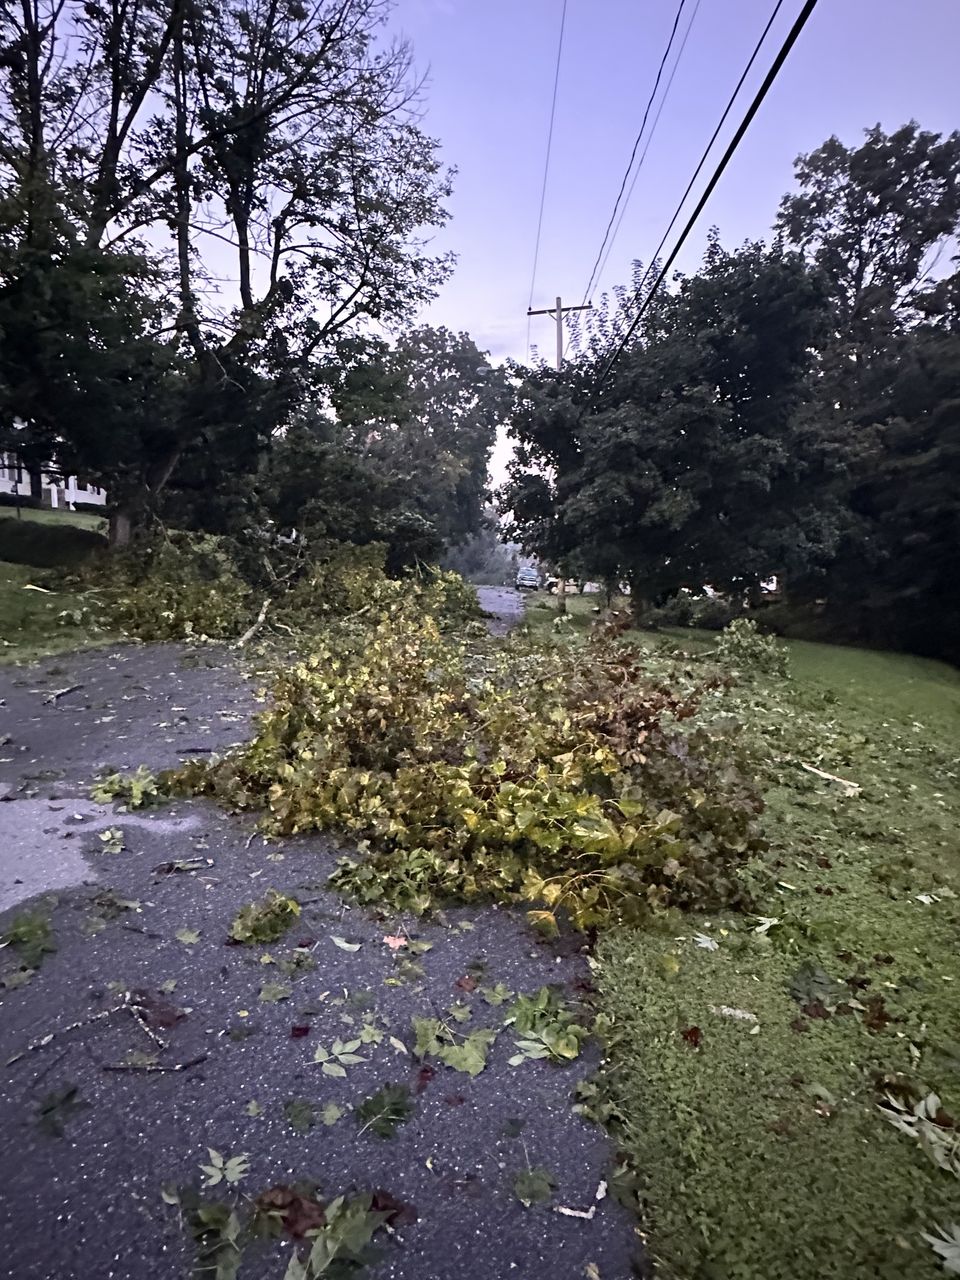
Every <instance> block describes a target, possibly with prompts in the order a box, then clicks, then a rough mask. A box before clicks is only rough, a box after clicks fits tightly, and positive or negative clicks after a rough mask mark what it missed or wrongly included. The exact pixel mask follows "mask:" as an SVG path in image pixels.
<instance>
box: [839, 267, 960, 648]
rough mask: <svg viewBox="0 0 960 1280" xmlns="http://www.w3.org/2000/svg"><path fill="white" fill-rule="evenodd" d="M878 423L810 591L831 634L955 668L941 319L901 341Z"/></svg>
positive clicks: (958, 513)
mask: <svg viewBox="0 0 960 1280" xmlns="http://www.w3.org/2000/svg"><path fill="white" fill-rule="evenodd" d="M955 283H956V282H954V285H955ZM884 418H885V420H884V421H883V422H882V423H880V424H879V425H878V426H877V427H876V429H875V433H874V441H873V444H872V447H871V448H870V449H869V450H868V451H866V452H865V453H864V455H863V457H862V458H861V459H860V460H859V462H858V464H857V465H856V466H855V468H854V469H853V472H852V475H851V485H850V493H849V499H848V502H849V510H850V515H851V519H850V525H849V532H848V534H847V536H846V537H845V538H844V539H843V541H842V542H841V544H840V547H839V549H838V554H837V556H836V559H835V560H834V562H833V563H832V565H831V566H830V569H829V572H828V574H827V577H826V582H825V584H824V583H821V584H819V586H818V590H819V593H820V594H823V595H825V596H826V598H827V602H828V620H829V622H830V624H831V625H832V626H833V627H834V628H835V632H836V634H838V635H842V636H845V637H846V638H848V639H854V640H860V641H865V642H867V643H869V644H879V645H884V646H900V647H903V648H907V649H910V650H911V651H913V652H915V653H926V654H931V655H933V656H939V657H946V658H949V659H951V660H953V661H957V660H958V659H960V602H958V599H957V593H956V589H955V581H956V564H957V548H958V547H960V329H958V328H952V327H951V324H950V322H949V320H947V319H946V318H945V319H944V321H943V322H941V324H939V325H934V324H924V325H922V326H919V327H917V328H916V329H915V330H913V331H912V332H911V333H910V335H909V336H908V338H907V339H906V341H905V344H904V351H903V357H902V359H901V361H900V364H899V367H898V371H897V375H896V378H895V380H894V382H893V385H892V388H891V391H890V395H889V399H888V402H887V404H886V406H885V414H884Z"/></svg>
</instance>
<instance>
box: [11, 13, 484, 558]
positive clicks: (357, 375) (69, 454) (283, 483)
mask: <svg viewBox="0 0 960 1280" xmlns="http://www.w3.org/2000/svg"><path fill="white" fill-rule="evenodd" d="M390 7H391V6H390V2H389V0H308V2H307V3H304V2H303V0H271V3H270V4H263V3H260V0H237V2H236V3H232V4H229V5H207V4H202V3H200V2H199V0H30V3H25V4H23V5H3V6H0V449H8V450H13V451H15V452H16V453H17V454H18V455H19V457H20V458H21V460H22V462H23V464H24V466H25V467H26V469H27V471H28V472H30V473H31V475H32V476H33V477H34V486H35V487H36V486H37V484H38V477H39V473H40V469H41V467H43V466H45V465H49V466H52V467H53V468H54V469H55V470H57V471H59V472H61V473H62V474H80V475H83V476H85V477H86V478H88V479H89V480H90V481H92V482H94V483H97V484H100V485H103V486H104V487H105V488H106V489H107V491H108V494H109V498H110V517H111V536H112V540H113V541H114V542H115V543H116V544H118V545H123V544H125V543H126V542H128V541H129V539H130V538H131V537H132V536H133V535H134V534H135V533H136V532H137V530H138V529H142V528H144V527H145V526H148V525H149V524H150V523H151V522H152V521H155V520H157V519H162V520H167V519H173V520H178V521H181V522H183V523H185V524H186V525H187V526H188V527H191V526H192V527H199V528H212V529H219V528H224V527H226V526H228V525H231V524H234V525H235V524H236V523H237V521H239V520H246V521H247V522H248V523H250V522H254V523H256V522H259V523H261V524H262V523H263V522H264V521H266V520H268V519H269V520H273V521H274V522H275V523H276V524H277V525H302V524H303V523H304V521H307V522H310V523H312V524H313V525H314V526H316V527H317V528H320V529H323V530H324V531H325V532H326V533H327V534H328V535H329V536H333V537H338V538H350V539H352V538H355V539H359V540H382V541H386V542H387V543H388V544H389V545H390V549H391V555H392V557H393V558H394V560H395V561H398V562H399V561H409V560H410V559H411V558H416V557H417V556H418V555H421V554H423V555H428V556H431V557H433V556H436V555H437V554H438V553H439V550H440V549H441V548H442V547H443V546H444V545H446V544H448V543H450V542H456V541H458V540H461V539H463V538H465V537H467V536H468V535H469V534H470V533H472V532H473V531H475V529H476V528H478V527H479V523H480V512H481V508H482V504H483V500H484V494H485V485H486V463H487V457H488V455H489V451H490V448H491V447H492V443H493V438H494V431H495V428H496V424H497V422H498V421H499V420H500V417H501V415H502V413H503V405H504V403H505V401H504V396H505V394H506V393H505V384H504V382H503V379H502V376H501V375H499V374H498V373H496V371H494V370H493V369H492V368H491V366H490V365H489V364H488V362H487V361H486V360H485V358H484V357H483V356H482V354H481V353H480V352H479V351H478V350H477V348H476V347H475V346H474V344H473V343H472V342H471V341H470V339H469V338H468V337H467V336H466V335H462V334H460V335H457V334H453V333H450V332H448V331H446V330H442V329H441V330H432V329H419V330H410V329H409V325H410V323H411V321H412V318H413V317H414V316H415V314H416V313H417V312H418V310H419V309H420V308H421V306H422V305H423V304H424V303H425V302H427V301H428V300H429V299H430V298H432V297H433V296H434V295H435V293H436V291H437V289H438V287H439V286H440V284H441V283H442V282H443V280H444V279H445V278H446V277H447V275H448V273H449V270H450V268H451V262H450V260H449V258H448V257H447V256H444V255H440V256H436V255H432V254H431V253H430V251H429V248H428V239H429V236H430V234H431V233H432V231H433V230H435V229H436V228H437V227H439V226H441V225H442V224H443V223H444V221H445V220H446V217H447V215H446V212H445V208H444V202H445V199H446V197H447V195H448V194H449V191H450V174H449V173H448V172H447V171H445V170H444V168H443V166H442V164H441V161H440V159H439V156H438V148H437V143H436V142H435V140H434V139H432V138H430V137H428V136H427V135H426V134H425V133H424V132H423V131H422V129H421V128H420V126H419V124H418V113H417V92H416V88H415V86H414V85H413V83H412V79H411V68H410V51H409V49H408V48H407V47H406V46H405V45H404V44H402V43H390V42H389V41H388V40H386V38H385V37H384V34H383V24H384V22H385V20H386V18H387V16H388V14H389V10H390ZM224 279H225V280H226V282H227V283H226V284H225V286H224V287H221V284H222V281H223V280H224ZM391 334H393V335H394V337H393V338H391V337H390V335H391ZM397 334H399V335H400V336H399V338H396V336H395V335H397Z"/></svg>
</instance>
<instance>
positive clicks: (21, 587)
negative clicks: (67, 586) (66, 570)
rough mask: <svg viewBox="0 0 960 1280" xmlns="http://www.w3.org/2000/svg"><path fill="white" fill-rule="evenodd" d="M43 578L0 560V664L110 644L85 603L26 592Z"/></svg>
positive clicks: (68, 595) (77, 597)
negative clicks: (94, 645) (93, 645)
mask: <svg viewBox="0 0 960 1280" xmlns="http://www.w3.org/2000/svg"><path fill="white" fill-rule="evenodd" d="M38 577H39V578H42V579H43V582H44V584H45V585H47V586H48V587H49V575H47V574H38V573H37V571H36V569H33V568H31V567H29V566H27V565H22V564H10V563H9V562H7V561H3V560H0V663H9V662H32V661H33V660H34V659H36V658H43V657H46V656H48V655H49V654H53V653H64V652H66V651H68V650H70V649H81V648H85V647H87V646H88V645H92V644H103V643H106V642H107V641H109V640H110V639H111V637H110V636H108V635H107V634H106V633H105V632H103V631H101V630H100V629H99V628H98V627H97V626H96V625H95V624H94V623H93V621H92V617H91V612H92V611H91V608H90V605H91V602H90V599H89V598H88V597H86V596H84V595H81V594H78V593H76V592H69V591H67V592H64V591H55V592H54V593H53V594H47V593H46V592H44V591H30V590H28V589H27V588H28V586H31V585H32V586H36V585H38V582H37V579H38Z"/></svg>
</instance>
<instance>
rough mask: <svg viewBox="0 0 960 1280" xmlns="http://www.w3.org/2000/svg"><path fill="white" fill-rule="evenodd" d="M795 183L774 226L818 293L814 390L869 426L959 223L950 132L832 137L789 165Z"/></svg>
mask: <svg viewBox="0 0 960 1280" xmlns="http://www.w3.org/2000/svg"><path fill="white" fill-rule="evenodd" d="M796 179H797V184H798V187H799V190H797V191H795V192H792V193H790V194H788V195H786V196H784V198H783V200H782V201H781V204H780V212H779V215H778V218H777V224H776V226H777V231H778V232H779V233H780V235H782V237H783V238H784V241H785V243H786V244H788V245H791V246H794V247H796V248H797V249H798V250H799V251H800V252H801V253H802V254H803V255H804V257H805V259H806V260H807V261H808V262H809V263H810V264H811V266H813V267H815V268H816V269H817V270H818V271H819V272H820V273H821V274H822V276H823V279H824V282H825V287H826V288H827V291H828V296H829V299H830V303H831V312H832V315H833V317H834V322H833V326H832V330H833V331H832V334H831V335H830V339H829V341H827V342H826V343H825V344H824V347H823V354H822V363H823V370H822V371H823V373H824V374H825V375H826V376H825V378H824V379H823V384H822V390H823V392H824V396H825V398H826V400H827V401H828V402H829V403H833V402H835V401H838V400H839V401H840V402H841V404H842V405H843V406H844V408H845V409H847V411H848V412H849V413H850V414H853V415H855V416H858V417H859V418H861V419H864V418H865V419H866V420H869V419H870V417H871V414H872V411H873V409H874V408H875V405H876V401H877V400H878V398H882V396H883V395H884V394H885V393H886V391H888V390H889V386H890V379H891V377H892V376H893V372H894V365H895V363H896V359H895V358H896V339H897V336H898V335H899V334H901V333H902V332H903V330H904V327H905V326H908V325H909V324H910V323H912V322H914V321H915V319H916V315H917V311H916V308H917V301H918V297H919V295H920V294H921V293H922V292H923V290H924V289H925V288H926V287H927V285H928V283H929V280H930V276H931V272H932V271H933V270H934V269H935V267H936V265H937V262H938V260H939V258H940V256H941V254H942V251H943V248H944V246H945V245H946V244H947V243H948V242H949V238H950V237H951V236H952V235H953V234H954V232H955V230H956V226H957V222H958V218H960V132H954V133H952V134H949V135H948V136H947V137H943V136H942V135H940V134H937V133H930V132H927V131H925V130H922V129H920V128H919V126H918V125H917V124H916V123H915V122H913V121H911V122H910V123H909V124H906V125H903V126H902V127H901V128H900V129H898V130H896V131H895V132H894V133H892V134H886V133H884V132H883V130H882V129H881V128H880V126H879V125H875V126H874V127H873V128H872V129H867V130H866V131H865V141H864V142H863V143H862V144H861V145H860V146H859V147H854V148H851V147H847V146H845V145H844V144H843V143H842V142H841V141H840V140H839V139H838V138H836V137H832V138H829V139H827V141H826V142H825V143H824V144H823V145H822V146H821V147H818V148H817V150H816V151H813V152H811V153H810V154H809V155H806V156H799V157H798V158H797V161H796Z"/></svg>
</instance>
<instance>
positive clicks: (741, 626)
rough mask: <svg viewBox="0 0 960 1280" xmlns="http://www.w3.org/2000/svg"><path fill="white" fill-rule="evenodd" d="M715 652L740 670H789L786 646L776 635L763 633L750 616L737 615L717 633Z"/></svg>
mask: <svg viewBox="0 0 960 1280" xmlns="http://www.w3.org/2000/svg"><path fill="white" fill-rule="evenodd" d="M717 654H718V656H719V657H720V658H721V659H722V661H724V662H725V663H727V664H729V665H730V666H732V667H736V668H737V669H738V670H741V671H749V672H757V673H762V674H764V675H772V676H786V675H788V674H789V659H788V656H787V650H786V649H785V648H784V646H783V645H782V644H779V643H778V641H777V639H776V637H774V636H767V635H763V634H762V633H761V632H760V630H759V628H758V627H757V624H756V622H754V620H753V619H752V618H738V619H737V620H736V622H731V623H730V625H729V626H728V627H725V628H724V630H723V631H722V632H721V633H720V638H719V639H718V641H717Z"/></svg>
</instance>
